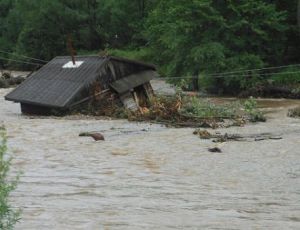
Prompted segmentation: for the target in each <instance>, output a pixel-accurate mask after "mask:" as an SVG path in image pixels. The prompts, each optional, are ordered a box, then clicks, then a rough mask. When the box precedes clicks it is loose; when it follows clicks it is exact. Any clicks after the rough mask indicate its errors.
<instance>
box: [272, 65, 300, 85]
mask: <svg viewBox="0 0 300 230" xmlns="http://www.w3.org/2000/svg"><path fill="white" fill-rule="evenodd" d="M271 80H272V81H273V84H274V85H280V86H282V85H292V86H294V85H295V84H300V68H299V67H298V68H297V67H289V68H286V69H285V70H283V71H282V72H279V73H278V74H276V75H274V76H272V77H271Z"/></svg>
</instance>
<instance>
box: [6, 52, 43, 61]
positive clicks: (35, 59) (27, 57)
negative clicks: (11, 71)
mask: <svg viewBox="0 0 300 230" xmlns="http://www.w3.org/2000/svg"><path fill="white" fill-rule="evenodd" d="M0 53H4V54H9V55H12V56H15V57H21V58H26V59H31V60H33V61H39V62H44V63H47V61H46V60H42V59H38V58H33V57H29V56H25V55H21V54H14V53H11V52H6V51H3V50H0Z"/></svg>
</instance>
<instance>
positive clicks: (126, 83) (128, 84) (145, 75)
mask: <svg viewBox="0 0 300 230" xmlns="http://www.w3.org/2000/svg"><path fill="white" fill-rule="evenodd" d="M158 76H159V74H158V73H157V72H156V71H153V70H147V71H142V72H139V73H136V74H132V75H129V76H127V77H124V78H122V79H120V80H117V81H115V82H113V83H111V84H110V86H111V88H113V89H114V90H115V91H116V92H117V93H119V94H123V93H125V92H127V91H129V90H131V89H133V88H135V87H138V86H140V85H143V84H145V83H147V82H149V81H151V80H152V79H154V78H156V77H158Z"/></svg>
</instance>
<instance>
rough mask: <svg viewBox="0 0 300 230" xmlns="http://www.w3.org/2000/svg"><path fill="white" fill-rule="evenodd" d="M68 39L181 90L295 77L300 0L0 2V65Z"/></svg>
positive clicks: (19, 64)
mask: <svg viewBox="0 0 300 230" xmlns="http://www.w3.org/2000/svg"><path fill="white" fill-rule="evenodd" d="M297 18H298V20H299V21H298V22H297ZM68 37H71V38H72V40H73V46H74V47H75V49H76V51H77V54H99V53H108V54H113V55H121V56H125V57H130V58H135V59H140V60H145V61H149V62H153V63H155V64H156V65H157V66H158V67H159V70H160V72H161V74H162V76H165V77H168V78H171V79H174V81H175V82H176V83H178V84H181V85H183V86H185V87H187V88H189V87H193V88H198V85H201V86H202V87H203V86H204V87H207V89H209V90H211V91H214V90H216V87H217V88H218V89H222V90H223V91H224V92H230V91H232V90H234V91H240V90H243V89H246V88H249V87H253V86H255V85H256V84H257V83H258V82H263V81H267V80H270V79H271V80H273V81H275V82H278V83H280V84H284V83H288V84H294V83H299V79H300V74H299V73H300V68H299V67H300V66H299V65H298V64H299V63H300V0H289V1H284V0H240V1H235V0H221V1H220V0H189V1H187V0H72V1H71V0H0V64H1V65H2V68H9V67H10V68H23V69H33V68H36V65H34V64H36V63H38V64H43V63H44V62H43V60H45V61H48V60H50V59H52V58H53V57H55V56H57V55H68V53H69V52H68V49H67V41H68ZM28 57H31V58H34V59H29V58H28ZM282 66H285V67H282ZM270 67H271V68H270ZM273 67H276V68H273ZM244 70H247V71H244ZM182 78H185V79H182Z"/></svg>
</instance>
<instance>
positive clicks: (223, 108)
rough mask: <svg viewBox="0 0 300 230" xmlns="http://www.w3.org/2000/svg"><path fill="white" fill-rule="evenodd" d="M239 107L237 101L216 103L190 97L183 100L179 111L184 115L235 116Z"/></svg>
mask: <svg viewBox="0 0 300 230" xmlns="http://www.w3.org/2000/svg"><path fill="white" fill-rule="evenodd" d="M239 109H240V104H239V103H229V104H225V105H216V104H214V103H212V102H210V101H209V100H205V99H199V98H197V97H192V98H188V99H186V100H185V101H184V103H183V107H182V109H181V111H180V112H181V113H182V114H185V115H189V116H196V117H202V118H236V117H238V114H239Z"/></svg>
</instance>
